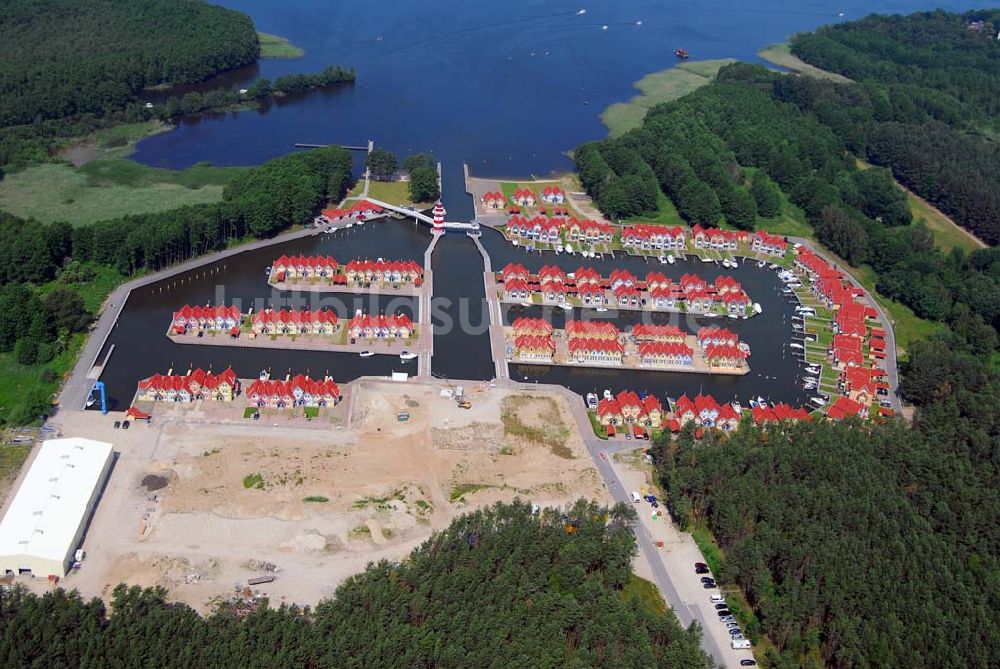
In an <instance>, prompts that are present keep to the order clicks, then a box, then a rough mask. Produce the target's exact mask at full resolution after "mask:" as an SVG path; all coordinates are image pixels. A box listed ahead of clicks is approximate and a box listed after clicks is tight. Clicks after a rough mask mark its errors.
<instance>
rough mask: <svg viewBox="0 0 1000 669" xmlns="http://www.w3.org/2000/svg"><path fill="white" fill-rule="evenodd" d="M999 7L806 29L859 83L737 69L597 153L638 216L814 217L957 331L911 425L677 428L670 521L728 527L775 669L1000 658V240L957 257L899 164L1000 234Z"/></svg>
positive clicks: (932, 361)
mask: <svg viewBox="0 0 1000 669" xmlns="http://www.w3.org/2000/svg"><path fill="white" fill-rule="evenodd" d="M998 16H1000V14H998V13H997V12H972V13H968V14H963V15H957V14H945V13H942V12H933V13H926V14H916V15H913V16H909V17H879V16H873V17H869V18H867V19H865V20H863V21H859V22H856V23H847V24H843V25H838V26H834V27H829V28H823V29H821V30H819V31H817V32H816V33H814V34H807V35H801V36H798V37H796V38H795V39H794V40H793V41H792V47H793V51H794V53H795V54H796V55H797V56H799V57H800V58H802V59H803V60H805V61H807V62H809V63H812V64H814V65H816V66H819V67H824V68H829V69H830V70H832V71H834V72H837V73H840V74H843V75H845V76H847V77H849V78H851V79H852V80H854V82H853V83H851V82H848V83H844V82H839V83H838V82H831V81H825V80H821V79H818V78H811V77H807V76H797V75H788V74H780V73H776V72H772V71H769V70H766V69H764V68H763V67H759V66H751V65H745V64H736V65H731V66H728V67H726V68H723V69H722V70H721V71H720V72H719V75H718V78H717V80H716V81H714V82H712V83H710V84H708V85H706V86H704V87H702V88H701V89H699V90H697V91H695V92H694V93H691V94H689V95H687V96H685V97H684V98H681V99H680V100H677V101H675V102H670V103H666V104H662V105H658V106H656V107H653V108H652V109H650V111H649V112H648V113H647V115H646V117H645V120H644V122H643V125H642V127H640V128H637V129H635V130H632V131H630V132H628V133H626V134H624V135H622V136H621V137H619V138H614V139H606V140H603V141H600V142H591V143H588V144H585V145H583V146H581V147H578V148H577V149H576V151H575V153H574V156H575V160H576V163H577V167H578V170H579V174H580V177H581V180H582V182H583V184H584V186H585V187H586V189H587V191H588V192H589V193H590V194H591V195H592V196H593V197H594V198H595V200H596V201H597V203H598V204H599V205H600V206H601V208H602V209H603V210H604V211H605V212H606V213H609V214H611V215H613V216H616V217H622V218H628V217H637V218H639V219H641V218H643V217H653V216H663V215H664V205H663V202H664V200H666V201H667V202H668V203H669V204H670V205H671V206H672V207H673V208H675V209H676V212H677V214H678V215H679V216H680V217H681V218H683V219H684V220H686V221H687V222H689V223H692V224H693V223H700V224H702V225H703V226H711V225H723V226H729V227H737V228H743V229H753V228H755V227H762V228H765V229H769V230H771V229H774V228H773V226H775V225H776V226H777V227H778V229H780V228H781V226H782V225H785V226H786V229H787V227H788V221H787V220H782V219H780V218H776V216H777V215H778V214H779V213H780V212H782V211H794V212H796V217H798V216H801V220H802V222H804V223H805V224H806V225H805V226H803V227H801V228H800V229H799V230H798V231H797V234H800V235H803V236H812V237H815V238H816V239H818V240H819V241H820V242H822V243H823V244H824V245H825V246H826V247H827V248H829V249H831V250H832V251H833V252H835V253H836V254H837V255H839V256H840V257H842V258H843V259H845V260H846V261H847V262H848V263H849V264H850V265H853V266H854V267H855V268H856V269H855V272H856V273H857V274H858V275H859V276H861V277H863V278H864V280H866V281H869V282H870V283H871V284H872V287H873V288H877V290H878V293H880V294H881V297H879V299H881V300H883V301H885V298H887V297H888V298H892V299H893V300H896V301H898V302H899V303H901V304H902V305H905V306H906V307H909V308H910V309H912V311H913V312H914V313H915V314H916V315H917V316H919V317H920V318H922V319H925V320H926V321H928V322H932V323H937V324H938V325H937V328H936V329H937V334H934V335H932V336H922V337H916V338H912V340H911V342H910V344H909V346H908V350H906V351H905V352H904V356H903V357H904V362H903V366H902V370H901V371H902V373H903V379H902V383H901V386H900V393H901V394H902V395H903V397H904V398H905V399H906V400H907V401H908V402H910V403H911V404H912V405H913V406H914V407H915V408H916V411H915V414H914V416H913V421H912V425H907V424H905V423H900V422H896V421H889V422H885V423H879V422H878V421H876V422H867V423H860V422H854V421H846V422H843V423H838V424H830V423H828V422H825V421H814V422H812V423H808V424H804V425H797V426H785V427H780V428H777V427H775V428H769V429H767V430H762V429H758V428H755V427H754V426H752V425H749V424H748V425H744V426H742V427H741V428H740V430H739V431H738V432H736V433H735V434H733V435H731V436H716V435H708V436H705V437H701V438H696V436H695V434H694V433H693V432H688V431H685V432H684V433H682V434H681V436H680V437H679V438H678V439H677V440H676V441H674V440H671V439H670V438H669V437H662V438H660V439H659V440H657V441H656V446H655V448H654V449H653V452H654V458H655V460H656V463H657V466H658V469H659V473H660V477H661V480H662V482H663V485H664V488H665V490H666V491H667V497H668V503H669V509H670V512H671V514H672V515H673V517H674V518H675V520H677V521H678V522H679V523H680V524H681V525H682V527H684V528H687V529H697V530H699V531H700V532H704V531H706V530H707V531H709V532H710V533H711V535H712V536H714V539H715V541H716V542H717V544H718V546H719V548H720V549H721V552H720V555H719V562H720V563H721V567H720V568H719V569H717V570H716V573H719V574H721V578H722V579H723V580H725V581H728V582H729V583H731V584H733V585H735V586H737V587H739V589H740V590H741V591H742V592H743V594H744V595H745V596H746V598H747V601H748V602H749V604H750V606H751V612H750V613H749V614H748V619H747V620H744V621H743V622H744V623H745V627H744V628H745V629H746V630H747V633H748V634H749V635H750V636H751V638H754V639H755V641H758V642H759V646H758V647H759V648H761V649H763V651H764V652H763V654H764V655H765V657H764V659H765V662H766V663H767V664H769V665H771V666H775V667H782V668H784V667H788V668H791V667H800V666H831V667H848V666H879V667H898V666H935V667H938V666H941V667H943V666H963V667H988V666H991V665H992V664H995V657H996V651H997V648H1000V595H998V594H997V593H998V592H1000V591H998V590H997V588H996V587H995V584H996V583H997V581H998V579H1000V534H998V533H997V527H998V526H1000V496H998V493H997V490H998V487H997V481H998V480H1000V460H998V457H997V456H998V450H997V449H998V444H1000V373H998V360H1000V350H998V327H1000V252H998V250H997V249H996V248H995V247H991V248H986V249H982V250H976V251H973V252H971V253H965V252H963V251H962V250H961V249H959V248H953V249H952V250H951V251H949V252H948V253H947V254H945V253H942V252H941V251H939V250H938V249H937V248H935V239H934V236H933V234H932V233H931V231H930V230H929V229H928V228H927V227H925V226H924V225H923V224H922V223H920V222H919V221H914V220H913V217H912V214H911V211H910V210H909V208H908V207H907V206H906V195H905V193H904V192H903V191H902V190H901V189H900V188H899V187H898V186H897V185H896V184H895V181H894V179H893V177H895V178H896V179H898V180H899V181H900V182H902V183H904V184H906V185H907V186H909V187H910V188H912V189H913V190H914V191H916V192H917V193H918V194H920V195H923V196H924V197H926V198H927V199H928V200H930V201H931V202H934V203H935V204H937V205H938V206H940V207H941V208H942V209H943V210H945V211H946V212H947V213H949V214H950V215H952V216H953V217H954V219H955V221H956V222H958V223H960V224H961V225H964V226H965V227H967V228H968V229H970V230H972V231H974V232H975V233H976V234H978V235H980V236H981V237H982V238H983V239H985V240H987V241H989V242H991V243H995V242H997V241H1000V227H997V226H998V225H1000V209H998V205H1000V199H998V197H1000V195H998V193H1000V151H998V145H997V144H996V142H995V139H994V137H995V128H996V123H997V118H998V115H997V104H998V102H997V101H998V100H1000V97H998V96H997V87H998V85H1000V84H998V82H1000V79H998V78H997V76H996V75H997V70H996V68H997V67H998V65H1000V42H997V40H996V39H995V36H996V34H997V32H998V30H1000V21H998V20H997V18H998ZM870 164H874V165H876V166H875V167H871V166H870ZM792 218H795V217H792ZM896 326H897V334H898V333H899V326H900V324H899V323H897V324H896ZM758 659H760V657H759V656H758Z"/></svg>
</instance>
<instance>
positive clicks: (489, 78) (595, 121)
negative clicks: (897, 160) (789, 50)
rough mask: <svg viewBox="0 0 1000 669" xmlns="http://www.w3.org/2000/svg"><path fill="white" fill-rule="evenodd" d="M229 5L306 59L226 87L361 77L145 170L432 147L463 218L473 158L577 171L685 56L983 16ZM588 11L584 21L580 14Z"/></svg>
mask: <svg viewBox="0 0 1000 669" xmlns="http://www.w3.org/2000/svg"><path fill="white" fill-rule="evenodd" d="M219 4H223V5H226V6H228V7H232V8H234V9H238V10H240V11H243V12H246V13H247V14H249V15H250V16H251V17H253V20H254V22H255V24H256V26H257V28H258V29H259V30H263V31H265V32H271V33H275V34H278V35H282V36H285V37H288V38H289V39H291V40H292V42H294V43H295V44H296V45H298V46H300V47H302V48H303V49H305V52H306V55H305V56H304V57H303V58H301V59H298V60H289V61H274V60H271V61H262V62H261V63H260V65H259V66H256V67H252V68H248V69H245V70H242V71H238V72H235V73H230V74H228V75H226V76H225V77H223V78H221V80H220V82H221V83H226V84H230V85H237V84H246V83H247V82H249V81H251V80H253V79H254V78H256V77H257V76H267V77H271V78H272V79H273V78H274V77H277V76H280V75H282V74H288V73H294V72H304V71H318V70H319V69H321V68H322V67H323V66H324V65H327V64H332V63H337V64H342V65H345V66H353V67H355V68H356V70H357V74H358V78H357V82H356V83H355V84H354V85H353V86H344V87H341V88H337V89H335V90H332V91H326V92H323V93H316V94H311V95H308V96H305V97H304V98H302V99H298V100H295V101H292V102H288V103H286V104H281V105H272V106H270V107H269V108H268V109H266V110H254V111H247V112H242V113H236V114H225V115H220V116H214V117H209V118H200V119H190V120H188V121H185V122H183V123H182V124H181V125H180V127H178V129H177V130H175V131H173V132H169V133H165V134H161V135H157V136H155V137H152V138H149V139H147V140H145V141H144V142H142V143H141V144H140V145H139V147H138V151H137V152H136V154H135V155H134V156H133V157H134V158H135V159H136V160H138V161H139V162H142V163H145V164H149V165H155V166H160V167H172V168H180V167H187V166H189V165H192V164H194V163H196V162H199V161H210V162H212V163H214V164H217V165H252V164H255V163H260V162H262V161H264V160H267V159H269V158H273V157H275V156H278V155H281V154H284V153H287V152H289V151H291V150H293V148H292V145H293V144H294V143H295V142H315V143H339V144H360V143H364V142H365V141H366V140H368V139H374V140H375V141H376V142H377V143H378V145H380V146H383V147H386V148H388V149H390V150H392V151H395V152H397V153H398V154H400V155H405V154H408V153H411V152H419V151H433V152H434V154H435V155H436V156H437V157H438V158H439V159H440V160H441V161H442V163H443V167H444V177H445V183H444V197H445V204H446V205H447V206H448V209H449V214H450V217H454V218H455V220H461V219H462V218H468V217H469V216H471V214H472V207H471V202H470V201H469V198H468V197H467V196H465V194H464V192H463V191H464V189H463V187H462V170H461V165H462V162H467V163H469V165H470V168H471V169H472V171H473V173H474V174H479V175H488V176H501V175H519V176H524V175H528V174H547V173H550V172H552V171H554V170H567V169H569V168H570V167H571V164H570V162H569V160H568V159H567V158H566V156H565V152H566V151H567V150H569V149H572V148H573V147H574V146H576V145H577V144H579V143H580V142H582V141H586V140H590V139H597V138H600V137H603V136H604V135H605V134H606V130H605V128H604V126H603V125H601V122H600V120H599V118H598V117H599V115H600V113H601V111H603V109H604V108H605V107H607V106H608V105H609V104H611V103H613V102H617V101H620V100H626V99H628V98H630V97H631V96H632V95H634V94H635V93H636V91H635V89H633V88H632V83H633V82H635V81H637V80H638V79H640V78H642V77H643V76H644V75H645V74H648V73H650V72H654V71H657V70H662V69H664V68H667V67H670V66H671V65H673V64H675V63H676V62H677V61H676V58H675V56H674V55H673V51H674V49H675V48H677V47H684V48H686V49H688V51H689V52H690V53H691V57H692V59H707V58H730V57H731V58H737V59H740V60H745V61H758V60H759V59H758V57H757V55H756V52H757V50H759V49H760V48H761V47H763V46H766V45H767V44H769V43H772V42H776V41H781V40H784V39H786V38H787V37H788V36H789V35H791V34H793V33H795V32H799V31H803V30H809V29H812V28H815V27H817V26H819V25H822V24H824V23H830V22H834V21H845V20H850V19H856V18H860V17H862V16H864V15H867V14H869V13H871V12H882V13H908V12H912V11H917V10H926V9H934V8H937V7H942V8H944V9H950V10H963V9H968V8H970V7H971V6H972V5H971V4H969V2H967V1H966V2H957V1H955V0H933V1H931V0H888V1H885V0H882V1H879V0H876V1H874V2H864V1H862V0H843V1H835V2H821V1H819V0H806V1H801V0H780V1H774V0H772V1H770V2H768V1H766V0H765V1H764V2H753V3H751V2H737V1H734V0H699V1H697V2H692V1H690V0H672V1H668V2H664V1H662V0H623V1H620V2H601V3H593V2H587V1H586V0H555V1H553V0H544V1H543V0H508V1H507V2H502V3H496V2H485V1H484V0H461V1H458V0H437V1H435V2H413V1H412V0H381V1H379V2H358V1H357V0H355V1H353V2H334V1H330V0H327V1H323V0H283V1H282V2H272V1H267V0H223V1H222V2H219ZM581 8H585V9H586V14H584V15H578V14H577V11H578V10H580V9H581ZM841 12H843V14H844V16H843V17H842V18H840V17H838V14H839V13H841ZM637 21H642V25H641V26H640V25H636V22H637ZM603 26H607V30H604V29H602V27H603Z"/></svg>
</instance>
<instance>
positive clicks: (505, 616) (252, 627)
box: [0, 501, 710, 669]
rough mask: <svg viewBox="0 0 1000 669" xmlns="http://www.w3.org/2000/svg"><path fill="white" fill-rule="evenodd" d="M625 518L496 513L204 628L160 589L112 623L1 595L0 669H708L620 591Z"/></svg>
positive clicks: (119, 611) (508, 507) (69, 604)
mask: <svg viewBox="0 0 1000 669" xmlns="http://www.w3.org/2000/svg"><path fill="white" fill-rule="evenodd" d="M634 519H635V512H634V511H633V510H632V509H631V508H630V507H626V506H624V505H618V506H616V507H614V508H611V509H608V508H606V507H601V506H599V505H597V504H595V503H593V502H585V501H580V502H577V503H576V504H575V505H573V506H572V507H571V508H567V509H566V510H565V511H564V512H562V511H560V510H558V509H546V510H544V511H543V512H542V513H541V515H540V516H536V515H533V514H532V511H531V506H530V505H529V504H525V503H518V502H514V503H512V504H503V505H496V506H493V507H491V508H489V509H483V510H479V511H475V512H472V513H469V514H467V515H465V516H462V517H460V518H458V519H456V520H455V521H454V522H452V524H451V525H450V526H449V527H448V528H447V529H446V530H444V531H442V532H439V533H437V534H435V535H434V536H433V537H432V538H431V539H429V540H428V541H427V542H426V543H424V544H423V545H422V546H420V547H419V548H417V549H416V550H414V551H413V553H411V554H410V556H409V557H408V558H407V559H406V560H404V561H403V562H401V563H390V562H386V561H382V562H379V563H378V564H374V565H370V566H369V567H368V569H367V570H365V571H364V572H363V573H361V574H358V575H357V576H353V577H351V578H349V579H348V580H347V581H345V582H344V583H342V584H341V585H340V586H339V587H338V588H337V591H336V593H335V595H334V596H333V598H332V599H329V600H325V601H322V602H320V604H319V605H318V606H317V607H316V608H315V610H310V609H305V610H302V609H297V608H295V607H287V606H282V607H280V608H274V609H270V608H266V607H264V608H261V609H259V610H257V611H256V612H253V613H250V614H249V615H247V616H246V617H240V616H238V615H237V614H236V613H235V612H233V611H230V610H228V609H225V608H222V609H220V610H219V612H217V613H216V614H214V615H212V616H210V617H208V618H202V617H200V616H198V614H196V613H195V612H194V611H192V610H191V609H190V608H188V607H187V606H185V605H182V604H170V603H168V602H167V599H166V593H165V592H164V591H163V590H142V589H140V588H137V587H133V588H126V587H125V586H119V587H118V588H117V589H116V590H115V592H114V598H113V601H112V606H111V612H110V613H108V611H107V610H106V609H105V607H104V604H103V603H102V602H101V601H99V600H92V601H90V602H85V601H82V600H81V599H80V598H79V597H78V596H76V595H70V594H66V593H65V592H64V591H62V590H57V591H55V592H53V593H47V594H45V595H43V596H42V597H36V596H35V595H31V594H27V593H25V592H24V591H22V590H15V591H11V592H0V664H2V665H3V666H5V667H26V666H46V667H56V666H72V667H85V666H108V665H110V666H139V664H137V662H140V660H138V658H141V662H140V663H141V665H142V666H149V667H160V668H164V669H165V668H167V667H179V668H183V669H188V668H190V667H245V666H260V667H385V668H386V669H388V668H390V667H438V668H440V669H447V668H454V669H459V668H461V667H495V668H496V669H508V668H509V667H535V668H538V669H546V668H550V667H595V668H606V669H617V668H619V667H651V668H655V667H662V668H663V669H697V668H707V667H708V666H710V664H709V658H708V657H707V656H706V655H705V654H704V653H702V651H701V649H700V647H699V640H700V631H698V630H697V629H691V630H687V631H685V630H684V629H682V628H681V627H680V625H679V624H678V623H677V620H676V619H675V618H674V617H673V616H672V615H663V614H660V613H656V612H652V611H650V610H648V609H646V608H644V607H643V606H642V604H640V602H639V601H638V600H636V599H633V598H629V597H627V596H625V595H624V594H623V592H624V589H625V585H626V583H627V582H628V580H629V578H630V573H631V561H632V556H633V555H634V553H635V551H636V547H635V539H634V537H633V536H632V531H631V529H630V527H629V524H630V523H631V522H634ZM570 522H572V523H573V524H574V525H575V528H576V529H575V531H573V532H567V531H566V524H567V523H570ZM317 579H318V580H320V581H321V580H322V574H317ZM55 639H58V640H59V642H58V643H53V642H52V640H55Z"/></svg>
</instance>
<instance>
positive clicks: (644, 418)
mask: <svg viewBox="0 0 1000 669" xmlns="http://www.w3.org/2000/svg"><path fill="white" fill-rule="evenodd" d="M597 420H598V422H600V423H601V425H642V426H644V427H649V428H654V429H655V428H658V427H660V426H661V425H662V424H663V407H662V405H661V404H660V400H658V399H656V396H655V395H646V396H645V397H639V395H638V393H635V392H633V391H631V390H623V391H621V392H620V393H618V395H616V396H615V397H614V398H612V399H608V398H604V399H602V400H601V401H600V402H598V404H597Z"/></svg>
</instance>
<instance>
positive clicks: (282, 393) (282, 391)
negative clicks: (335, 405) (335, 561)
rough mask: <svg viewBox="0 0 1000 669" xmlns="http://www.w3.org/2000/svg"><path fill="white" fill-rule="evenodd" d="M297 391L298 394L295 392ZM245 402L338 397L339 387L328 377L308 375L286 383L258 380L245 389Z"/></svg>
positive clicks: (298, 375) (298, 376)
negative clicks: (306, 396)
mask: <svg viewBox="0 0 1000 669" xmlns="http://www.w3.org/2000/svg"><path fill="white" fill-rule="evenodd" d="M296 391H298V392H296ZM244 394H245V395H246V397H247V400H249V401H250V402H257V401H258V400H260V399H263V400H265V401H266V400H269V399H272V398H274V399H279V400H282V401H285V402H288V401H291V400H293V399H295V397H296V396H297V395H299V396H301V395H307V394H308V395H312V396H313V397H316V396H320V397H332V398H334V399H336V398H338V397H340V387H339V386H338V385H337V384H336V383H335V382H334V380H333V379H332V378H330V377H327V378H325V379H322V380H320V379H313V378H310V377H309V376H308V375H303V374H297V375H295V376H294V377H292V378H291V379H289V380H287V381H280V380H274V381H272V380H270V379H258V380H256V381H254V382H253V383H251V384H250V385H249V387H247V389H246V392H245V393H244Z"/></svg>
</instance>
